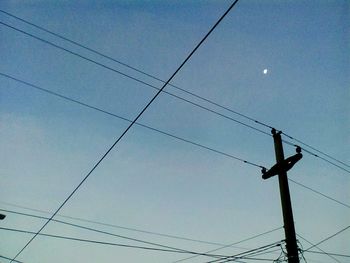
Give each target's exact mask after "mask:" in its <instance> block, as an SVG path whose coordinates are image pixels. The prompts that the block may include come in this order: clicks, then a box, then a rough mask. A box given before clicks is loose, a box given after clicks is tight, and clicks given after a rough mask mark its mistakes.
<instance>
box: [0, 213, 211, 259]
mask: <svg viewBox="0 0 350 263" xmlns="http://www.w3.org/2000/svg"><path fill="white" fill-rule="evenodd" d="M0 211H3V212H6V213H11V214H15V215H20V216H26V217H32V218H37V219H41V220H48V219H49V218H48V217H44V216H38V215H32V214H28V213H22V212H17V211H13V210H8V209H2V208H0ZM51 221H52V222H56V223H60V224H63V225H67V226H71V227H74V228H79V229H84V230H88V231H90V232H95V233H99V234H104V235H108V236H112V237H117V238H120V239H125V240H128V241H134V242H138V243H143V244H147V245H152V246H156V247H161V248H165V249H170V250H178V251H182V252H185V253H187V252H188V250H185V249H181V248H175V247H171V246H167V245H163V244H159V243H154V242H150V241H146V240H141V239H137V238H132V237H128V236H124V235H119V234H114V233H111V232H107V231H102V230H99V229H96V228H92V227H86V226H82V225H78V224H74V223H70V222H65V221H62V220H58V219H51ZM0 229H1V228H0ZM189 254H192V253H189ZM195 255H197V254H195ZM203 255H204V256H206V255H207V253H206V254H205V253H203Z"/></svg>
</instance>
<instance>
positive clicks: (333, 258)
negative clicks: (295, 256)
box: [296, 234, 341, 263]
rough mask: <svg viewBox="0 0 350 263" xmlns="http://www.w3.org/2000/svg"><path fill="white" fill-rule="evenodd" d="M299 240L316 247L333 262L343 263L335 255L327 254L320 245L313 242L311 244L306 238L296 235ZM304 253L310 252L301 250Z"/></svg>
mask: <svg viewBox="0 0 350 263" xmlns="http://www.w3.org/2000/svg"><path fill="white" fill-rule="evenodd" d="M296 235H297V236H298V237H299V238H301V239H303V240H304V241H306V242H307V243H309V244H310V245H312V246H314V247H315V248H317V249H318V250H319V251H321V252H322V253H324V254H326V255H327V256H328V257H329V258H331V259H332V260H333V261H335V262H338V263H341V262H340V261H339V260H338V259H337V258H335V257H334V256H333V255H330V254H328V253H327V252H325V251H324V250H323V249H321V248H320V247H319V246H318V245H315V244H313V243H312V242H310V241H309V240H307V239H306V238H305V237H302V236H301V235H299V234H296ZM301 252H302V253H304V252H308V251H306V250H304V249H302V250H301Z"/></svg>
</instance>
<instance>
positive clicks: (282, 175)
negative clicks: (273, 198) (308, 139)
mask: <svg viewBox="0 0 350 263" xmlns="http://www.w3.org/2000/svg"><path fill="white" fill-rule="evenodd" d="M272 135H273V140H274V144H275V155H276V162H277V163H276V164H275V165H274V166H273V167H272V168H271V169H270V170H268V171H266V169H263V171H262V172H263V176H262V177H263V179H267V178H270V177H272V176H274V175H278V181H279V188H280V195H281V204H282V213H283V222H284V233H285V237H286V248H287V256H288V263H299V255H298V246H297V240H296V235H295V227H294V219H293V211H292V204H291V200H290V193H289V186H288V177H287V171H288V170H289V169H291V168H292V167H293V165H294V164H295V163H296V162H297V161H299V160H300V159H301V158H302V154H301V148H300V147H297V149H296V151H297V154H295V155H293V156H291V157H289V158H287V159H284V153H283V145H282V138H281V132H277V131H276V130H275V129H272Z"/></svg>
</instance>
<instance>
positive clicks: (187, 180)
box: [0, 0, 350, 263]
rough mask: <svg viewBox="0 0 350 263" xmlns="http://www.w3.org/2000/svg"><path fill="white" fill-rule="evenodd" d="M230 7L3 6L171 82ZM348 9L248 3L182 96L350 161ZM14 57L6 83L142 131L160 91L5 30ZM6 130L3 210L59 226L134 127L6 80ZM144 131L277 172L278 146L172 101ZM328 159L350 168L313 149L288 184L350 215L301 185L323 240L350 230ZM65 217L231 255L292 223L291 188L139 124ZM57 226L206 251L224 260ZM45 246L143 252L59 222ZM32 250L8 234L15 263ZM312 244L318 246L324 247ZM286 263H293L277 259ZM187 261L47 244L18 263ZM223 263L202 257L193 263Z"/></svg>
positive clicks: (8, 57)
mask: <svg viewBox="0 0 350 263" xmlns="http://www.w3.org/2000/svg"><path fill="white" fill-rule="evenodd" d="M230 4H231V1H224V0H222V1H221V0H220V1H211V0H204V1H192V0H188V1H158V0H157V1H156V0H148V1H146V0H144V1H142V0H135V1H126V0H123V1H110V0H104V1H91V0H87V1H82V0H79V1H64V0H60V1H53V0H52V1H51V0H27V1H24V0H23V1H21V0H2V1H0V9H1V10H3V11H6V12H9V13H11V14H13V15H16V16H18V17H20V18H23V19H26V20H28V21H31V22H32V23H34V24H36V25H39V26H42V27H44V28H46V29H48V30H51V31H53V32H55V33H58V34H61V35H63V36H65V37H67V38H69V39H71V40H74V41H77V42H79V43H81V44H83V45H86V46H88V47H90V48H92V49H95V50H97V51H99V52H101V53H103V54H105V55H108V56H110V57H113V58H115V59H117V60H119V61H121V62H123V63H126V64H128V65H130V66H133V67H136V68H138V69H140V70H142V71H145V72H147V73H149V74H152V75H154V76H157V77H158V78H160V79H163V80H167V79H168V78H169V77H170V76H171V75H172V73H173V72H174V71H175V70H176V69H177V67H178V66H179V65H180V64H181V62H182V61H183V60H184V59H185V58H186V56H187V55H188V54H189V53H190V52H191V51H192V49H193V48H194V47H195V46H196V44H197V43H198V42H199V41H200V40H201V38H202V37H203V36H204V35H205V34H206V33H207V32H208V30H209V29H210V28H211V26H212V25H213V24H214V23H215V22H216V21H217V19H218V18H219V17H220V16H221V15H222V14H223V13H224V12H225V10H226V9H227V8H228V6H229V5H230ZM349 12H350V3H349V2H348V1H272V0H269V1H253V0H241V1H239V2H238V4H237V5H236V6H235V7H234V8H233V10H232V11H231V12H230V13H229V14H228V16H227V17H226V18H225V19H224V20H223V21H222V23H221V24H220V25H219V26H218V27H217V28H216V30H215V31H214V32H213V34H212V35H210V37H209V38H208V39H207V41H205V43H204V44H203V45H202V46H201V47H200V49H199V50H198V51H197V52H196V53H195V54H194V56H193V57H192V58H191V60H190V61H189V62H188V63H187V64H186V65H185V66H184V67H183V68H182V69H181V71H180V72H179V73H178V74H177V75H176V77H175V78H174V79H173V81H172V83H173V84H174V85H177V86H178V87H181V88H182V89H185V90H187V91H190V92H193V93H195V94H198V95H200V96H203V97H205V98H207V99H210V100H213V101H215V102H216V103H218V104H220V105H223V106H225V107H228V108H230V109H232V110H234V111H237V112H239V113H242V114H245V115H247V116H249V117H251V118H253V119H256V120H259V121H261V122H264V123H267V124H269V125H270V126H273V127H275V128H276V129H279V130H282V131H284V132H285V133H287V134H289V135H291V136H293V137H295V138H297V139H299V140H301V141H303V142H305V143H307V144H309V145H311V146H313V147H315V148H317V149H319V150H321V151H323V152H325V153H327V154H329V155H331V156H332V157H334V158H336V159H338V160H340V161H343V162H345V163H346V164H349V163H350V155H349V143H350V137H349V128H350V127H349V126H350V125H349V123H350V122H349V116H350V109H349V101H350V90H349V72H350V64H349V58H350V56H349V55H350V49H349V43H350V30H349V23H348V21H349V19H350V15H349V14H350V13H349ZM0 21H1V22H2V23H6V24H8V25H11V26H14V27H16V28H19V29H21V30H23V31H25V32H28V33H30V34H33V35H36V36H38V37H40V38H43V39H45V40H47V41H50V42H53V43H55V44H56V45H60V46H62V47H64V48H66V49H68V50H70V51H73V52H76V53H79V54H81V55H83V56H86V57H88V58H89V59H92V60H95V61H97V62H98V63H101V64H104V65H106V66H108V67H110V68H113V69H115V70H118V71H121V72H123V73H125V74H130V75H131V76H132V77H134V78H137V79H140V80H142V81H144V82H147V83H149V84H151V85H153V86H156V87H161V86H162V83H160V82H159V81H156V80H154V79H151V78H150V77H147V76H144V75H142V74H140V73H138V72H135V71H133V70H131V69H130V68H125V67H123V66H122V65H120V64H117V63H114V62H112V61H110V60H108V59H106V58H103V57H101V56H98V55H96V54H93V53H92V52H89V51H87V50H84V49H82V48H80V47H77V46H75V45H73V44H71V43H68V42H66V41H64V40H62V39H59V38H57V37H54V36H52V35H50V34H48V33H45V32H43V31H41V30H39V29H37V28H34V27H33V26H30V25H28V24H25V23H23V22H21V21H19V20H18V19H14V18H13V17H10V16H8V15H6V14H5V13H2V12H0ZM0 50H1V51H0V52H1V63H0V72H1V73H2V74H7V75H10V76H12V77H15V78H18V79H20V80H23V81H26V82H29V83H31V84H33V85H37V86H39V87H41V88H44V89H48V90H51V91H53V92H57V93H59V94H62V95H64V96H68V97H70V98H73V99H75V100H79V101H81V102H84V103H87V104H89V105H92V106H94V107H98V108H101V109H103V110H106V111H109V112H113V113H114V114H117V115H120V116H122V117H124V118H128V119H132V118H134V117H135V116H136V115H137V114H138V113H139V112H140V111H141V110H142V109H143V107H144V106H145V105H146V104H147V102H148V101H149V100H150V99H151V98H152V97H153V96H154V95H155V93H156V90H155V89H152V88H150V87H148V86H145V85H142V84H141V83H138V82H135V81H133V80H131V79H128V78H125V77H124V76H122V75H120V74H117V73H115V72H113V71H111V70H108V69H106V68H102V67H100V66H98V65H96V64H93V63H90V62H88V61H86V60H83V59H81V58H78V57H76V56H73V55H72V54H69V53H67V52H64V51H62V50H58V49H57V48H54V47H52V46H50V45H47V44H45V43H43V42H40V41H38V40H36V39H33V38H31V37H29V36H26V35H24V34H22V33H20V32H17V31H15V30H13V29H10V28H8V27H6V26H4V25H3V24H0ZM264 69H268V72H267V74H263V70H264ZM166 91H168V92H171V93H173V94H175V95H177V96H180V97H183V98H185V99H187V100H190V101H193V102H195V103H197V104H200V105H202V106H204V107H208V108H209V109H211V110H214V111H217V112H219V113H220V114H225V115H227V116H229V117H231V118H234V119H236V120H238V121H240V122H244V123H246V124H249V125H251V126H253V127H256V128H258V129H261V130H263V131H264V132H267V133H270V130H269V129H268V128H266V127H263V126H259V125H258V124H256V123H254V122H252V121H249V120H247V119H245V118H243V117H241V116H238V115H235V114H233V113H232V112H229V111H227V110H224V109H222V108H219V107H216V106H214V105H211V104H209V103H207V102H204V101H202V100H199V99H198V98H195V97H193V96H190V95H189V94H186V93H184V92H182V91H179V90H177V89H174V88H173V87H170V86H169V87H166ZM0 118H1V120H0V125H1V128H0V145H1V151H0V152H1V165H0V178H1V190H0V193H1V194H0V208H1V209H7V210H14V211H18V212H26V213H31V214H35V215H42V216H48V215H49V214H45V213H40V212H38V211H33V210H29V209H37V210H42V211H47V212H48V213H53V212H54V211H55V210H56V209H57V208H58V207H59V205H60V204H61V203H62V202H63V201H64V199H65V198H66V197H67V196H68V195H69V194H70V193H71V191H72V190H73V189H74V188H75V187H76V186H77V184H78V183H79V182H80V181H81V180H82V178H83V177H84V176H85V175H86V174H87V172H88V171H89V170H90V169H91V168H92V167H93V166H94V164H95V163H96V162H97V161H98V160H99V158H100V157H101V156H102V155H103V154H104V153H105V152H106V151H107V149H108V148H109V147H110V146H111V145H112V144H113V142H114V141H115V140H116V139H117V138H118V137H119V136H120V134H121V133H122V132H123V131H124V129H125V128H126V127H127V125H128V122H125V121H123V120H120V119H117V118H114V117H112V116H109V115H106V114H103V113H101V112H98V111H94V110H92V109H88V108H84V107H82V106H80V105H77V104H74V103H71V102H68V101H65V100H63V99H60V98H57V97H54V96H52V95H49V94H47V93H43V92H41V91H39V90H36V89H33V88H31V87H29V86H26V85H24V84H21V83H19V82H16V81H14V80H11V79H9V78H7V77H4V76H3V75H0ZM139 122H140V123H143V124H145V125H148V126H151V127H153V128H156V129H159V130H161V131H164V132H167V133H171V134H173V135H176V136H179V137H181V138H184V139H187V140H190V141H193V142H196V143H199V144H202V145H205V146H207V147H211V148H213V149H216V150H218V151H222V152H225V153H228V154H231V155H233V156H236V157H238V158H242V159H244V160H248V161H250V162H253V163H256V164H258V165H262V166H265V167H271V166H272V165H273V164H274V163H275V157H274V147H273V140H272V137H270V136H267V135H265V134H262V133H260V132H257V131H256V130H253V129H250V128H247V127H245V126H243V125H240V124H238V123H237V122H234V121H230V120H229V119H227V118H222V117H219V116H217V115H215V114H213V113H211V112H208V111H205V110H203V109H201V108H198V107H195V106H193V105H191V104H189V103H186V102H184V101H181V100H178V99H176V98H174V97H172V96H169V95H167V94H164V93H163V94H160V95H159V96H158V98H157V99H156V100H155V101H154V103H153V104H152V105H151V107H150V108H149V109H148V110H147V111H146V112H145V113H144V114H143V115H142V117H141V118H140V119H139ZM284 139H286V140H288V141H291V142H292V143H293V144H298V143H297V142H295V141H292V140H290V139H288V138H286V137H284ZM309 150H311V149H309ZM311 151H312V152H314V153H316V152H315V151H314V150H311ZM294 153H295V150H294V147H290V146H288V145H285V155H286V156H290V155H293V154H294ZM317 154H319V153H317ZM319 155H320V156H321V154H319ZM322 157H324V158H326V159H327V160H329V161H332V162H333V163H335V164H337V165H339V166H340V167H341V168H343V169H340V168H339V167H335V166H334V165H331V164H329V163H327V162H325V161H323V160H321V159H320V158H316V157H314V156H312V155H310V154H307V153H305V152H304V158H303V159H302V160H301V161H300V162H299V163H298V164H296V166H295V167H294V168H293V169H292V170H291V171H290V172H289V174H288V175H289V177H290V178H291V179H293V180H295V181H297V182H299V183H301V184H303V185H305V186H308V187H311V188H312V189H315V190H317V191H319V192H321V193H323V194H325V195H328V196H330V197H332V198H334V199H336V200H339V201H341V202H342V203H344V204H347V205H348V206H345V205H342V204H339V203H336V202H334V201H332V200H329V199H327V198H325V197H323V196H321V195H318V194H316V193H314V192H312V191H310V190H308V189H305V188H303V187H301V186H300V185H297V184H295V183H293V182H290V190H291V197H292V203H293V209H294V220H295V227H296V232H297V234H299V235H300V236H301V237H302V238H305V239H307V240H308V241H310V242H312V243H317V242H319V241H321V240H323V239H324V238H326V237H328V236H331V235H332V234H334V233H336V232H338V231H339V230H341V229H344V228H345V227H347V226H349V224H350V210H349V205H350V191H349V189H350V174H349V173H350V172H349V170H350V169H349V166H346V165H344V164H340V163H338V162H336V161H334V160H330V159H329V158H328V157H325V156H322ZM344 169H345V170H347V171H344ZM21 207H22V208H21ZM24 207H26V208H29V209H25V208H24ZM6 214H7V217H6V219H5V220H4V221H1V222H0V226H1V227H4V228H16V229H22V230H28V231H37V230H38V229H39V228H40V227H41V226H42V225H43V224H44V222H45V221H43V220H39V219H34V218H30V217H24V216H19V215H14V214H10V213H6ZM59 214H61V215H66V216H71V217H79V218H82V219H87V220H93V221H98V222H101V223H107V224H113V225H116V226H120V227H125V228H134V229H139V230H143V231H150V232H156V233H162V234H167V235H174V236H180V237H186V238H189V239H196V240H203V241H208V242H215V243H220V244H231V243H234V242H237V241H240V240H243V239H245V238H249V237H252V236H255V235H257V234H260V233H264V232H266V231H270V230H273V229H275V228H278V227H281V226H282V225H283V220H282V214H281V207H280V198H279V188H278V180H277V178H271V179H269V180H266V181H264V180H262V179H261V172H260V169H259V168H257V167H254V166H250V165H247V164H245V163H243V162H240V161H237V160H235V159H232V158H229V157H226V156H223V155H220V154H217V153H214V152H211V151H208V150H204V149H202V148H199V147H196V146H194V145H191V144H188V143H185V142H182V141H179V140H176V139H174V138H170V137H168V136H165V135H163V134H160V133H157V132H154V131H151V130H149V129H145V128H143V127H140V126H137V125H135V126H133V127H132V129H131V130H130V131H129V132H128V133H127V135H126V136H125V137H124V138H123V139H122V141H121V142H120V143H119V144H118V145H117V146H116V147H115V148H114V149H113V150H112V152H111V153H110V154H109V155H108V156H107V157H106V158H105V160H104V161H103V162H102V163H101V164H100V166H99V167H98V168H97V169H96V170H95V171H94V172H93V174H92V175H91V176H90V177H89V179H88V180H87V181H86V182H85V184H83V186H82V187H81V188H80V189H79V190H78V192H77V193H76V194H75V195H74V196H73V197H72V198H71V199H70V200H69V201H68V203H67V204H66V205H65V206H64V207H63V209H62V210H61V211H60V213H59ZM57 218H58V219H62V220H65V221H69V222H72V223H76V224H80V225H84V226H89V227H94V228H98V229H101V230H104V231H108V232H112V233H115V234H119V235H124V236H128V237H132V238H137V239H142V240H147V241H149V242H155V243H160V244H163V245H167V246H173V247H178V248H182V249H186V250H193V251H196V252H205V251H207V250H211V249H215V248H218V247H219V246H218V245H214V244H204V243H199V242H194V241H188V240H187V241H186V240H181V239H175V238H170V237H164V236H163V237H161V236H158V235H154V234H149V233H141V232H137V231H132V230H127V229H122V228H116V227H108V226H101V225H98V224H93V223H87V222H82V221H79V220H73V219H67V218H61V217H57ZM43 233H49V234H57V235H65V236H73V237H80V238H87V239H95V240H100V241H107V242H115V243H123V244H131V245H144V244H142V243H137V242H132V241H127V240H123V239H120V238H115V237H110V236H106V235H102V234H96V233H92V232H89V231H86V230H81V229H76V228H73V227H68V226H65V225H62V224H58V223H55V222H51V223H50V224H49V225H48V226H47V227H46V228H45V229H44V230H43ZM30 238H31V235H28V234H22V233H13V232H8V231H4V230H0V255H2V256H5V257H9V258H12V257H14V256H15V255H16V254H17V252H18V251H19V250H20V249H21V248H22V247H23V246H24V245H25V243H26V242H27V241H28V240H29V239H30ZM283 238H284V232H283V230H282V229H280V230H277V231H274V232H272V233H270V234H266V235H264V236H261V237H259V238H255V239H252V240H249V241H247V242H243V243H241V244H239V245H237V246H238V247H232V248H226V249H222V250H219V251H217V252H216V253H219V254H224V255H234V254H237V253H240V252H242V251H245V250H248V249H253V248H256V247H260V246H264V245H267V244H270V243H273V242H276V241H279V240H282V239H283ZM299 240H300V242H301V244H302V246H303V247H304V248H308V247H309V246H310V244H308V243H307V241H305V240H303V239H301V238H300V237H299ZM349 243H350V230H349V229H348V230H347V231H344V232H343V233H341V234H339V235H337V236H336V237H334V238H332V239H330V240H328V241H326V242H324V243H322V244H321V245H320V246H319V247H320V248H321V249H323V250H324V251H327V252H330V253H340V254H347V255H349V254H350V248H349ZM313 250H315V251H317V249H316V248H314V249H313ZM278 256H279V252H276V253H275V254H268V255H266V257H267V258H273V259H276V258H277V257H278ZM305 257H306V259H307V260H308V262H332V261H331V260H332V259H330V258H329V257H328V256H325V255H318V254H312V253H305ZM183 258H186V255H181V254H176V253H166V252H154V251H153V252H152V251H144V250H137V249H131V248H122V247H111V246H104V245H96V244H85V243H78V242H75V241H67V240H59V239H53V238H48V237H37V238H36V239H35V240H34V241H33V242H32V243H31V244H30V245H29V246H28V248H27V249H25V250H24V252H23V253H22V254H21V255H20V256H19V257H18V258H17V259H18V260H20V261H23V262H28V263H32V262H33V263H34V262H35V263H41V262H52V263H55V262H143V263H151V262H163V263H170V262H175V261H176V260H179V259H183ZM337 259H338V260H339V261H340V262H348V261H347V260H348V258H342V257H337ZM208 260H210V259H208V258H205V257H196V258H192V259H189V260H187V261H184V262H193V263H197V262H206V261H208ZM0 262H9V260H5V259H0ZM246 262H254V261H249V260H247V261H246Z"/></svg>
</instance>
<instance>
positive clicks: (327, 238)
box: [304, 225, 350, 252]
mask: <svg viewBox="0 0 350 263" xmlns="http://www.w3.org/2000/svg"><path fill="white" fill-rule="evenodd" d="M349 228H350V225H349V226H347V227H345V228H343V229H341V230H339V231H338V232H336V233H335V234H333V235H330V236H328V237H326V238H324V239H322V240H321V241H319V242H317V243H316V244H314V245H312V246H311V247H309V248H307V249H305V250H304V251H305V252H307V251H309V250H310V249H312V248H314V247H317V246H319V245H321V244H322V243H324V242H326V241H328V240H330V239H332V238H334V237H336V236H338V235H339V234H341V233H343V232H344V231H346V230H348V229H349Z"/></svg>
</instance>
